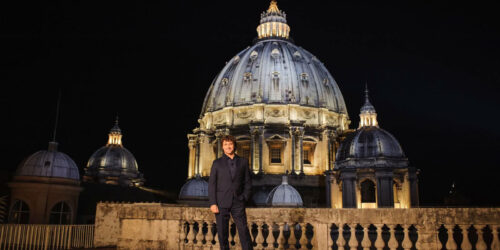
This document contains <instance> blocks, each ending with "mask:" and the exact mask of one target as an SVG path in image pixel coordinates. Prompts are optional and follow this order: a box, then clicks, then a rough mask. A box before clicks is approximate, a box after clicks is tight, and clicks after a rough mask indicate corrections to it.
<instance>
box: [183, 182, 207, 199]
mask: <svg viewBox="0 0 500 250" xmlns="http://www.w3.org/2000/svg"><path fill="white" fill-rule="evenodd" d="M179 199H180V200H193V199H208V182H207V181H205V180H203V179H202V178H201V177H200V176H197V177H196V178H193V179H191V180H188V181H187V182H186V183H185V184H184V185H183V186H182V188H181V191H180V192H179Z"/></svg>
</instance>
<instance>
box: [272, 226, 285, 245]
mask: <svg viewBox="0 0 500 250" xmlns="http://www.w3.org/2000/svg"><path fill="white" fill-rule="evenodd" d="M278 227H279V234H278V239H277V240H276V241H277V243H278V249H284V248H285V235H284V230H285V223H284V222H279V223H278ZM273 247H274V246H273Z"/></svg>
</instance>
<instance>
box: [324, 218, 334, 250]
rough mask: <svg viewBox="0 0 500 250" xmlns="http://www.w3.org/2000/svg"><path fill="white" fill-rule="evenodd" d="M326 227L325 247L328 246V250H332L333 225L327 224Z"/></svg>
mask: <svg viewBox="0 0 500 250" xmlns="http://www.w3.org/2000/svg"><path fill="white" fill-rule="evenodd" d="M327 225H328V226H327V230H326V231H327V232H328V234H327V237H326V239H327V241H326V245H327V246H328V249H332V247H333V239H332V231H333V230H332V225H333V224H330V223H328V224H327Z"/></svg>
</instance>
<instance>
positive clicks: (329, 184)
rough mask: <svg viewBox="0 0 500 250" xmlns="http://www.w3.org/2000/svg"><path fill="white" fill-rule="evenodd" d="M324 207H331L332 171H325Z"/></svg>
mask: <svg viewBox="0 0 500 250" xmlns="http://www.w3.org/2000/svg"><path fill="white" fill-rule="evenodd" d="M325 176H326V177H325V188H326V207H332V182H333V178H334V177H333V173H332V171H325Z"/></svg>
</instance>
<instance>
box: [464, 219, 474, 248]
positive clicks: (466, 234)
mask: <svg viewBox="0 0 500 250" xmlns="http://www.w3.org/2000/svg"><path fill="white" fill-rule="evenodd" d="M468 227H469V225H462V236H463V240H462V249H463V250H471V249H472V244H471V243H470V240H469V231H468V230H467V229H468Z"/></svg>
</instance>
